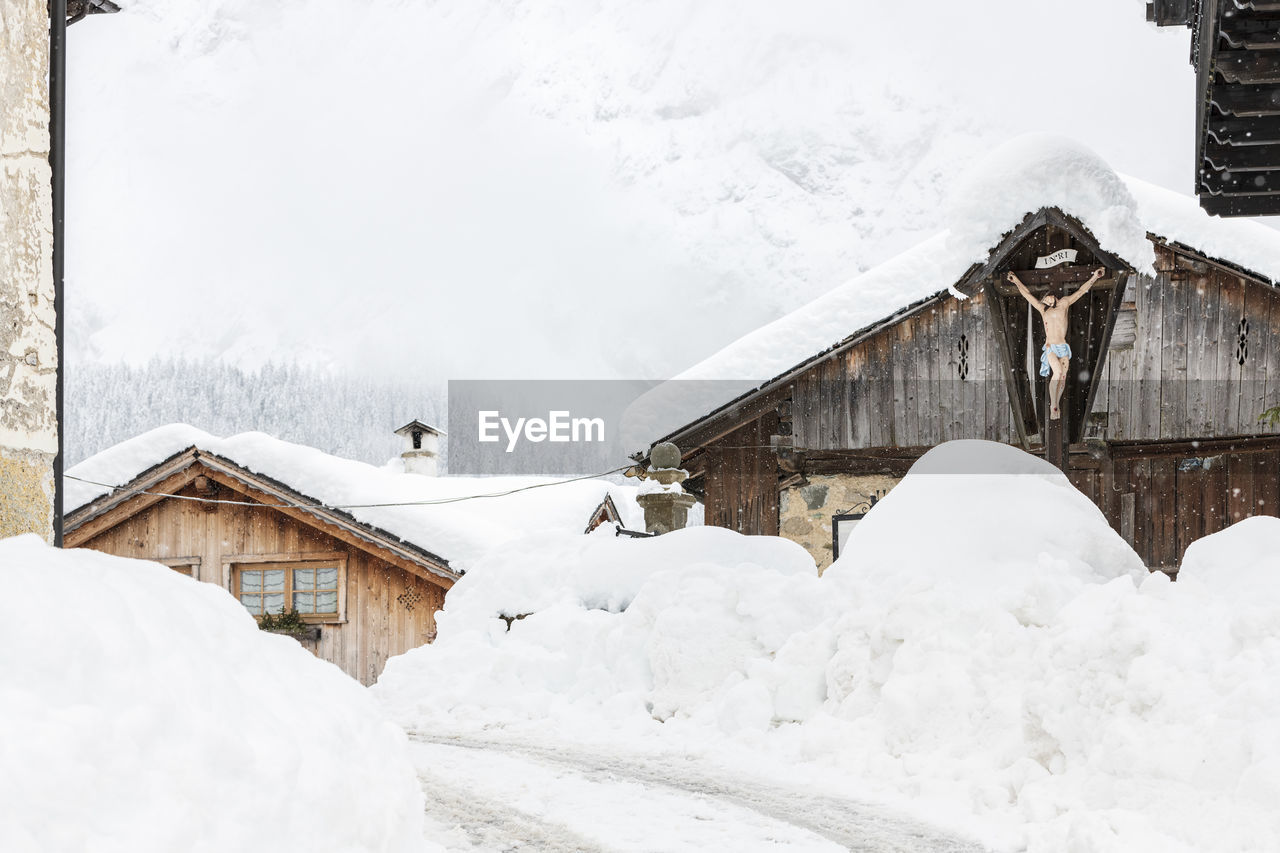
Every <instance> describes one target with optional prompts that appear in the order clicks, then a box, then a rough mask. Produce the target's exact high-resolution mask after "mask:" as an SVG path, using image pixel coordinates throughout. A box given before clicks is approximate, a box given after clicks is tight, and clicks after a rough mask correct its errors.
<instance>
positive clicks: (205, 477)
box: [66, 451, 453, 684]
mask: <svg viewBox="0 0 1280 853" xmlns="http://www.w3.org/2000/svg"><path fill="white" fill-rule="evenodd" d="M222 464H225V460H222ZM220 468H221V465H220V464H218V463H215V457H211V456H208V455H204V456H201V457H200V458H198V459H197V458H196V457H195V455H194V454H193V453H192V452H191V451H187V452H185V453H183V454H178V456H177V457H176V458H172V459H170V460H166V463H162V464H161V466H157V469H158V470H157V469H152V470H151V471H150V472H149V473H147V472H144V474H146V475H147V476H146V479H144V478H143V477H142V476H140V477H139V478H136V479H135V481H134V483H132V484H131V488H130V489H126V490H122V491H121V492H120V493H118V494H117V495H115V496H114V498H115V500H112V498H113V496H106V497H105V498H101V499H99V501H95V502H93V503H91V504H89V505H88V506H86V507H81V508H80V509H79V510H77V511H76V512H75V513H73V514H72V516H71V517H69V519H68V522H69V523H68V531H67V534H66V543H67V545H68V546H69V547H83V548H91V549H94V550H97V551H102V552H104V553H109V554H115V555H117V556H121V557H132V558H137V559H145V560H152V561H155V562H159V563H162V564H164V565H167V566H169V567H170V568H172V569H174V570H175V571H179V572H181V573H182V574H185V575H188V576H190V577H192V578H194V579H196V580H198V581H202V582H207V583H212V584H215V585H217V586H220V587H222V588H223V589H225V590H227V591H228V592H230V593H231V594H232V595H233V596H234V595H236V594H237V577H238V576H239V574H240V573H243V572H245V571H249V572H252V571H254V570H258V569H261V568H263V567H267V566H270V567H282V568H293V567H298V566H306V565H314V564H317V563H323V564H326V565H330V566H334V567H337V569H338V572H339V582H338V587H337V592H338V599H339V605H338V610H337V615H317V616H315V617H308V619H307V621H308V622H311V623H313V626H314V627H313V630H312V633H311V634H309V635H307V636H305V637H300V638H299V642H301V643H302V644H303V646H304V647H306V648H308V649H310V650H311V651H312V652H314V653H315V654H316V655H317V656H318V657H320V658H323V659H324V660H327V661H330V662H332V663H334V664H336V665H337V666H339V667H340V668H341V669H342V670H343V671H344V672H346V673H347V674H348V675H350V676H352V677H353V678H356V679H358V680H359V681H361V682H362V683H364V684H371V683H373V681H375V680H376V679H377V677H378V675H379V674H380V673H381V671H382V667H383V665H384V664H385V663H386V661H387V660H388V659H389V658H390V657H393V656H395V655H398V654H402V653H404V652H406V651H408V650H410V649H412V648H415V647H417V646H420V645H422V644H423V643H428V642H430V641H431V640H433V639H434V637H435V631H436V626H435V614H436V613H437V612H438V611H439V610H440V609H441V608H442V607H443V606H444V596H445V592H446V591H447V590H448V588H449V587H450V586H451V585H452V582H453V581H452V578H451V577H448V576H446V575H443V574H439V573H437V572H440V571H447V568H446V569H442V568H441V567H440V566H430V567H429V566H427V565H424V564H423V563H422V562H420V561H417V560H413V559H409V558H408V556H407V555H406V554H405V553H403V552H401V551H399V550H398V549H396V548H393V547H390V544H391V543H387V544H386V545H377V544H375V543H374V540H375V539H377V538H378V537H377V535H376V534H375V532H374V531H372V530H368V531H365V532H364V534H363V535H356V532H355V531H353V530H352V529H350V528H349V527H348V526H346V525H343V524H339V523H337V522H338V521H340V518H334V519H324V518H321V517H320V516H319V515H317V514H315V513H313V512H311V511H309V510H308V509H300V508H298V507H297V506H290V505H288V504H289V503H290V502H287V501H284V500H282V495H281V494H280V493H279V492H278V491H276V490H275V489H274V488H273V487H272V486H271V485H270V484H269V483H263V484H261V485H260V486H258V487H254V486H249V485H246V484H245V483H244V482H241V480H240V479H238V478H237V477H235V476H231V475H230V474H228V473H227V472H226V471H223V470H220ZM243 476H244V477H245V479H249V478H251V477H252V476H253V475H249V474H247V473H246V474H244V475H243ZM144 484H145V485H144ZM446 566H447V564H446Z"/></svg>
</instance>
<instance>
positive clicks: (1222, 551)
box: [1178, 515, 1280, 600]
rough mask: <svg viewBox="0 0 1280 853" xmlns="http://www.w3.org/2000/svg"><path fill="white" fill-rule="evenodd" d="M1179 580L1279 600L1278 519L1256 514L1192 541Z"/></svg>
mask: <svg viewBox="0 0 1280 853" xmlns="http://www.w3.org/2000/svg"><path fill="white" fill-rule="evenodd" d="M1178 580H1179V581H1181V582H1183V583H1193V584H1206V585H1209V586H1212V587H1213V588H1214V589H1215V590H1217V591H1218V592H1222V593H1227V592H1230V591H1232V590H1238V591H1239V592H1240V593H1241V594H1242V595H1245V596H1255V595H1258V594H1264V595H1265V596H1266V597H1268V598H1272V599H1276V600H1280V518H1276V517H1274V516H1270V515H1257V516H1254V517H1253V518H1246V519H1244V520H1243V521H1238V522H1236V523H1235V524H1233V525H1231V526H1230V527H1228V528H1227V529H1226V530H1223V531H1220V532H1218V533H1215V534H1213V535H1212V536H1206V537H1204V538H1203V539H1199V540H1197V541H1195V542H1192V543H1191V545H1190V546H1189V547H1188V548H1187V553H1186V554H1185V555H1183V557H1182V566H1181V567H1180V568H1179V569H1178Z"/></svg>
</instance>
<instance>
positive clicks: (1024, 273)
mask: <svg viewBox="0 0 1280 853" xmlns="http://www.w3.org/2000/svg"><path fill="white" fill-rule="evenodd" d="M1098 266H1099V264H1093V265H1091V266H1085V265H1083V264H1068V265H1063V266H1060V267H1052V268H1050V269H1047V270H1014V275H1016V276H1017V277H1018V278H1019V279H1021V280H1022V283H1023V284H1025V285H1026V286H1027V290H1029V291H1031V292H1032V293H1034V294H1036V295H1039V294H1042V293H1053V294H1054V295H1061V294H1062V292H1063V290H1064V289H1065V288H1066V287H1067V286H1069V285H1077V286H1078V285H1081V284H1084V283H1085V282H1086V281H1088V280H1089V276H1091V275H1093V271H1094V270H1096V269H1097V268H1098ZM1115 286H1116V279H1115V276H1114V275H1112V274H1111V272H1110V271H1108V272H1107V275H1106V276H1104V277H1103V278H1100V279H1098V281H1097V282H1095V283H1094V285H1093V289H1094V290H1110V289H1112V288H1114V287H1115ZM996 292H997V293H999V294H1000V295H1001V296H1016V295H1018V288H1016V287H1014V286H1013V283H1012V282H1010V281H1006V280H1005V278H1004V276H999V277H998V278H997V279H996Z"/></svg>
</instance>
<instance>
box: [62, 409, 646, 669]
mask: <svg viewBox="0 0 1280 853" xmlns="http://www.w3.org/2000/svg"><path fill="white" fill-rule="evenodd" d="M415 433H419V434H418V435H415ZM397 434H399V435H401V437H402V438H404V440H405V445H404V450H403V452H402V453H401V458H400V460H398V462H399V464H398V465H397V464H389V465H385V466H373V465H368V464H366V463H364V462H357V461H354V460H351V459H341V458H339V457H336V456H332V455H330V454H327V453H323V452H321V451H319V450H316V449H315V448H311V447H304V446H302V445H298V444H291V443H289V442H285V441H281V440H279V439H276V438H273V437H271V436H267V435H263V434H261V433H245V434H242V435H238V436H230V437H227V438H220V437H218V436H214V435H210V434H209V433H206V432H203V431H201V430H198V429H196V428H195V427H191V426H188V425H186V424H170V425H168V426H164V427H159V428H157V429H154V430H151V431H150V432H148V433H145V434H143V435H140V436H137V437H135V438H132V439H130V440H128V441H125V442H121V443H120V444H118V445H116V446H114V447H111V448H108V449H106V450H104V451H102V452H101V453H99V454H97V455H95V456H92V457H90V458H89V459H86V460H85V461H83V462H81V463H79V464H78V465H76V466H74V467H73V468H71V469H69V470H68V472H67V474H66V480H67V482H66V491H67V494H68V506H69V507H72V509H71V511H70V512H69V513H68V514H67V515H66V517H65V518H64V536H65V544H66V546H67V547H72V548H93V549H95V550H98V551H104V552H107V553H110V554H115V555H118V556H122V557H134V558H139V559H145V560H153V561H156V562H159V563H163V564H165V565H167V566H170V567H171V568H173V569H174V570H175V571H178V572H181V573H182V574H185V575H189V576H191V577H192V578H194V579H196V580H200V581H204V582H207V583H214V584H217V585H219V586H221V587H222V588H223V589H225V590H227V591H228V592H229V593H230V594H231V595H233V596H235V597H236V598H237V599H238V600H239V601H240V602H241V603H242V604H243V605H244V606H245V608H246V609H247V610H248V611H249V612H250V613H252V614H253V615H254V616H255V617H257V618H258V619H259V621H260V622H262V621H264V618H265V617H266V616H268V615H270V616H272V617H273V620H274V619H275V618H276V617H277V616H278V615H279V614H281V613H284V612H288V611H290V610H296V611H297V612H298V614H299V617H300V619H301V621H302V622H303V623H304V625H303V626H302V628H301V630H299V631H296V632H294V633H295V636H297V639H298V640H299V642H301V643H302V644H303V645H304V646H305V647H306V648H308V649H310V650H311V651H312V652H314V653H315V654H316V655H317V656H319V657H321V658H324V659H325V660H327V661H330V662H332V663H334V664H336V665H338V666H339V667H340V668H341V669H342V670H343V671H344V672H346V673H347V674H348V675H351V676H352V677H353V678H356V679H358V680H359V681H361V682H362V683H364V684H371V683H373V682H374V681H375V680H376V679H377V677H378V675H379V674H380V673H381V672H382V668H383V665H384V664H385V663H386V661H387V659H388V658H390V657H393V656H395V655H398V654H402V653H404V652H406V651H408V650H410V649H412V648H415V647H417V646H420V645H422V644H423V643H429V642H431V641H432V640H433V639H434V638H435V635H436V622H435V614H436V613H437V611H439V610H440V609H441V608H442V607H443V606H444V600H445V593H446V592H447V591H448V590H449V588H450V587H452V585H453V583H454V581H455V580H457V579H458V578H459V577H461V576H462V575H463V574H464V573H465V571H466V569H467V568H468V567H470V566H471V565H472V564H474V563H475V562H476V561H478V560H480V559H482V558H483V557H484V556H485V555H486V554H487V553H489V551H490V550H491V549H493V548H494V547H496V546H500V545H501V544H502V543H504V542H507V541H511V540H514V539H516V538H518V537H521V536H525V535H528V534H530V533H533V532H535V531H536V532H538V533H546V532H557V533H561V534H563V535H566V536H573V535H580V534H582V533H583V532H584V529H583V528H584V524H585V527H586V530H585V532H587V533H589V532H591V531H592V530H594V529H595V528H596V527H598V526H600V525H602V524H611V525H620V524H622V523H623V522H624V520H625V519H626V518H630V519H631V520H632V521H633V522H634V521H635V520H636V518H637V517H638V516H639V515H640V514H641V511H640V508H639V505H638V504H637V503H636V502H635V498H634V492H635V489H634V487H632V488H630V489H627V488H625V487H618V486H615V485H612V484H610V483H606V482H604V481H600V480H572V481H569V482H566V483H563V484H560V485H557V486H556V488H554V489H541V488H540V489H539V490H538V491H527V488H528V487H529V486H530V485H533V484H541V485H546V481H545V480H542V481H540V480H537V479H534V478H512V479H510V480H502V479H500V478H498V479H495V478H487V477H485V478H473V477H437V476H433V474H434V472H435V470H436V462H435V458H436V453H437V452H438V451H439V450H440V446H439V442H438V439H439V438H440V437H442V436H443V435H444V433H443V432H441V431H440V430H437V429H435V428H434V427H431V426H429V425H427V424H423V423H421V422H420V421H413V422H411V423H410V424H407V425H406V426H405V427H402V428H401V429H400V430H397ZM424 472H430V473H424ZM495 493H496V494H495ZM470 495H484V496H485V498H484V499H483V500H467V499H466V498H467V496H470ZM295 627H296V626H295Z"/></svg>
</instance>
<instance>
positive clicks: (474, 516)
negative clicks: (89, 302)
mask: <svg viewBox="0 0 1280 853" xmlns="http://www.w3.org/2000/svg"><path fill="white" fill-rule="evenodd" d="M193 446H194V447H197V448H199V449H200V450H201V451H204V452H207V453H213V454H216V455H218V456H221V457H223V458H225V459H229V460H231V461H232V462H235V463H236V464H238V465H240V466H241V467H244V468H247V469H249V470H250V471H253V472H255V473H258V474H265V475H267V476H269V477H272V478H273V479H276V480H278V481H280V482H282V483H284V484H285V485H287V486H289V487H290V488H292V489H294V490H295V491H297V492H300V493H301V494H303V495H306V496H307V497H310V498H312V499H314V500H317V501H319V502H321V503H324V504H325V505H327V506H331V507H344V506H351V505H353V504H386V503H397V502H415V501H427V502H430V501H449V500H452V499H456V498H459V497H463V496H470V495H499V496H497V497H486V498H484V499H481V500H467V501H460V502H454V503H436V504H434V505H430V504H428V505H422V506H354V507H352V508H351V509H349V510H348V512H350V514H351V515H353V516H354V517H355V518H357V519H358V520H360V521H363V522H365V523H367V524H371V525H373V526H375V527H379V528H381V529H383V530H386V531H388V532H390V533H393V534H395V535H396V536H399V537H400V538H401V539H403V540H404V541H406V542H411V543H413V544H415V545H418V546H419V547H421V548H425V549H426V550H428V551H430V552H432V553H434V554H437V555H439V556H441V557H444V558H445V559H447V560H449V563H450V565H451V566H452V567H453V568H455V569H462V570H463V571H466V570H467V569H468V568H469V567H470V565H471V563H472V561H474V560H476V559H478V558H479V557H480V555H481V554H483V553H484V552H485V551H487V550H488V549H489V548H491V547H493V546H495V545H498V544H500V543H502V542H506V541H508V540H511V539H514V538H518V537H520V536H522V535H524V534H526V533H528V532H531V531H535V530H547V531H555V532H561V533H566V534H568V533H573V534H580V533H582V531H583V530H584V529H585V528H586V525H587V521H588V519H589V518H590V516H591V514H592V513H593V512H594V511H595V509H596V508H597V507H598V506H599V505H600V502H601V501H603V500H604V498H605V496H606V495H611V496H612V497H613V499H614V504H615V506H617V508H618V512H619V513H620V514H621V515H622V516H623V521H624V523H625V524H627V525H628V526H629V527H632V528H643V527H644V522H643V513H642V511H641V510H640V507H639V505H638V504H637V503H636V501H635V495H636V491H637V487H636V486H619V485H616V484H613V483H609V482H607V481H605V480H594V479H593V480H579V481H574V482H561V481H558V480H556V479H555V478H549V477H425V476H421V475H418V474H406V473H404V469H403V464H402V463H401V461H400V460H393V461H392V462H391V463H390V464H389V465H388V466H386V467H382V468H378V467H375V466H373V465H369V464H367V463H364V462H357V461H355V460H352V459H342V458H339V457H337V456H331V455H329V454H327V453H324V452H322V451H320V450H317V449H315V448H313V447H307V446H305V445H301V444H293V443H291V442H287V441H281V440H280V439H278V438H274V437H272V436H269V435H266V434H264V433H260V432H246V433H241V434H239V435H233V436H230V437H228V438H220V437H218V436H215V435H210V434H209V433H207V432H204V431H203V430H200V429H196V428H195V427H193V426H188V425H187V424H170V425H168V426H163V427H158V428H156V429H153V430H150V431H148V432H145V433H143V434H142V435H139V436H137V437H135V438H132V439H129V440H128V441H123V442H121V443H120V444H117V445H115V446H114V447H110V448H108V449H106V450H104V451H102V452H101V453H98V454H96V455H94V456H91V457H89V458H88V459H86V460H84V461H83V462H81V463H79V464H78V465H75V466H73V467H72V468H70V469H68V471H67V474H68V475H69V477H68V479H67V480H66V481H65V483H66V505H67V508H68V512H70V511H73V510H74V509H76V508H78V507H80V506H83V505H84V504H87V503H89V502H90V501H92V500H94V499H96V498H98V497H99V496H101V495H104V494H107V493H108V492H109V491H110V489H108V488H105V487H103V486H99V485H94V484H93V483H85V482H81V481H82V480H91V481H94V482H95V483H109V484H112V485H123V484H125V483H127V482H129V481H130V480H132V479H133V478H134V477H136V476H137V475H138V474H140V473H142V472H143V471H145V470H147V469H148V468H150V467H151V466H153V465H156V464H158V463H160V462H163V461H164V460H165V459H167V458H169V457H170V456H172V455H173V454H175V453H178V452H179V451H182V450H185V449H186V448H188V447H193ZM73 478H79V479H73ZM548 483H554V485H550V486H547V487H546V488H542V487H541V486H542V485H543V484H548ZM529 486H539V488H535V489H532V490H530V491H521V492H517V493H515V494H501V493H504V492H510V491H512V490H514V489H525V488H527V487H529Z"/></svg>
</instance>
